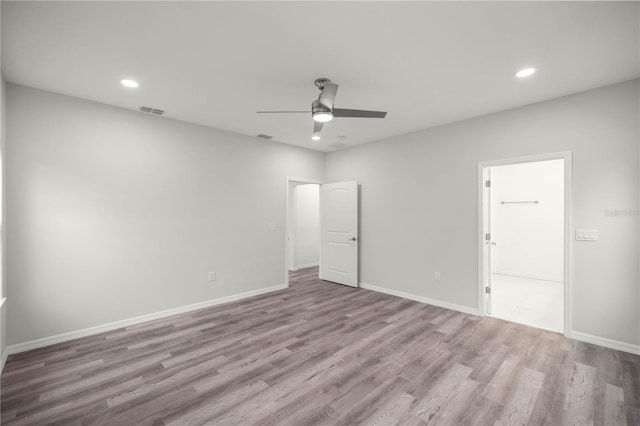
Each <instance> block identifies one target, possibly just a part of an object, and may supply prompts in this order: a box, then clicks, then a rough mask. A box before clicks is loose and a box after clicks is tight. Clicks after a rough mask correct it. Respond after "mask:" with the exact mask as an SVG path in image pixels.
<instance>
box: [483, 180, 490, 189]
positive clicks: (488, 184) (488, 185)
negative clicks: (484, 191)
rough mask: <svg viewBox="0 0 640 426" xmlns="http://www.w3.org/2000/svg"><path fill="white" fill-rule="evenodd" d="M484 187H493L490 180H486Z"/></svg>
mask: <svg viewBox="0 0 640 426" xmlns="http://www.w3.org/2000/svg"><path fill="white" fill-rule="evenodd" d="M484 186H486V187H487V188H489V187H490V186H491V181H490V180H485V181H484Z"/></svg>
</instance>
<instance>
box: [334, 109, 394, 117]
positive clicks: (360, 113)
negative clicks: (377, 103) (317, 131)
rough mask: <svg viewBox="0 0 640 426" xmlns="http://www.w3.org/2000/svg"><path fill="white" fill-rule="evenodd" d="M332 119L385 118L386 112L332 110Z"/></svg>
mask: <svg viewBox="0 0 640 426" xmlns="http://www.w3.org/2000/svg"><path fill="white" fill-rule="evenodd" d="M333 116H334V117H358V118H385V117H386V116H387V113H386V111H365V110H363V109H344V108H334V109H333Z"/></svg>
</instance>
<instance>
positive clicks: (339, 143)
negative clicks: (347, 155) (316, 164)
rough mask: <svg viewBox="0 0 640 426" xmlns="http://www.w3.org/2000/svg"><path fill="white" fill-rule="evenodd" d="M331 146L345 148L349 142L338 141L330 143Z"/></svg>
mask: <svg viewBox="0 0 640 426" xmlns="http://www.w3.org/2000/svg"><path fill="white" fill-rule="evenodd" d="M329 146H330V147H331V148H335V149H339V148H344V147H345V146H347V144H346V143H342V142H340V141H338V142H334V143H331V144H329Z"/></svg>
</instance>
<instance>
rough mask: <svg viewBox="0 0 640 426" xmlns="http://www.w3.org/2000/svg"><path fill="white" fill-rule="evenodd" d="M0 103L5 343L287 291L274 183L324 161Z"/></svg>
mask: <svg viewBox="0 0 640 426" xmlns="http://www.w3.org/2000/svg"><path fill="white" fill-rule="evenodd" d="M7 95H8V122H9V123H11V126H10V127H9V129H8V131H9V132H8V138H7V141H8V144H7V158H8V160H7V163H6V165H7V206H8V208H7V216H8V220H9V222H10V223H11V227H10V229H9V232H8V234H7V245H8V253H7V264H8V265H10V266H9V267H8V269H7V274H8V275H7V278H8V294H9V295H10V298H11V303H10V305H9V309H8V324H9V328H8V336H9V343H10V344H16V343H21V342H26V341H30V340H32V339H37V338H41V337H45V336H52V335H56V334H59V333H64V332H69V331H74V330H78V329H83V328H87V327H92V326H96V325H101V324H105V323H109V322H112V321H116V320H122V319H127V318H131V317H135V316H139V315H143V314H148V313H155V312H158V311H162V310H166V309H170V308H174V307H181V306H185V305H189V304H193V303H197V302H201V301H207V300H211V299H217V298H220V297H224V296H229V295H234V294H238V293H243V292H247V291H253V290H258V289H262V288H266V287H270V286H274V285H282V284H284V283H285V276H284V270H283V268H282V265H283V263H284V260H285V259H284V250H283V247H282V242H283V241H284V232H285V226H284V225H285V223H284V221H285V208H286V205H285V204H286V203H285V182H286V181H285V177H286V176H300V177H304V178H308V179H320V180H321V179H323V154H321V153H318V152H313V151H308V150H304V149H299V148H294V147H290V146H287V145H282V144H278V143H275V142H267V141H263V140H257V139H254V138H250V137H245V136H241V135H237V134H233V133H228V132H224V131H219V130H214V129H211V128H206V127H201V126H196V125H192V124H188V123H184V122H179V121H175V120H171V119H169V118H161V117H155V116H150V115H146V114H143V113H140V112H137V111H130V110H125V109H120V108H116V107H110V106H107V105H102V104H98V103H93V102H89V101H85V100H81V99H76V98H70V97H66V96H62V95H57V94H53V93H48V92H44V91H40V90H35V89H29V88H26V87H21V86H15V85H11V84H10V85H8V92H7ZM269 222H275V223H276V225H277V229H276V231H268V230H267V226H268V223H269ZM208 271H215V272H216V275H217V279H216V281H214V282H208V281H207V276H208Z"/></svg>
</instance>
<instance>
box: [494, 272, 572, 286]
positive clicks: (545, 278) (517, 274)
mask: <svg viewBox="0 0 640 426" xmlns="http://www.w3.org/2000/svg"><path fill="white" fill-rule="evenodd" d="M493 274H495V275H506V276H509V277H518V278H527V279H530V280H538V281H551V282H554V283H560V284H562V283H564V281H563V279H562V278H560V279H559V280H558V279H557V278H549V277H543V276H540V275H532V274H521V273H519V272H497V271H493Z"/></svg>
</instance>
